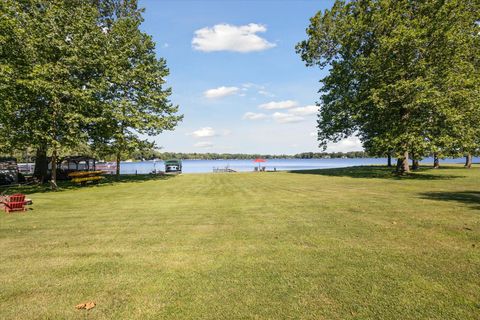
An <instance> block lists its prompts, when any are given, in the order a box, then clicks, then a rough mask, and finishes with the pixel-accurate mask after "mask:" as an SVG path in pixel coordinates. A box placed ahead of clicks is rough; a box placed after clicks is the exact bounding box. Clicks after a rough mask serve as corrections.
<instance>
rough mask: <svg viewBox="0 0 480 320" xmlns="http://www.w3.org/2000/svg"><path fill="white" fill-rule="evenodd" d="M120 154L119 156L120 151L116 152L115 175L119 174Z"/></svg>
mask: <svg viewBox="0 0 480 320" xmlns="http://www.w3.org/2000/svg"><path fill="white" fill-rule="evenodd" d="M121 158H122V156H121V153H120V152H117V168H116V170H117V171H116V173H115V174H116V175H117V177H118V176H120V160H121Z"/></svg>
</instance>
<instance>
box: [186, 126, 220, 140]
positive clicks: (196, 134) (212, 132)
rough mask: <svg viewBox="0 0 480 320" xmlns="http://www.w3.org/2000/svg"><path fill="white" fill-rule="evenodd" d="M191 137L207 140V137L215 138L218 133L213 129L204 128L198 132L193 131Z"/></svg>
mask: <svg viewBox="0 0 480 320" xmlns="http://www.w3.org/2000/svg"><path fill="white" fill-rule="evenodd" d="M189 135H192V136H194V137H195V138H207V137H213V136H215V135H216V133H215V130H213V128H212V127H204V128H200V129H198V130H195V131H193V132H192V133H190V134H189Z"/></svg>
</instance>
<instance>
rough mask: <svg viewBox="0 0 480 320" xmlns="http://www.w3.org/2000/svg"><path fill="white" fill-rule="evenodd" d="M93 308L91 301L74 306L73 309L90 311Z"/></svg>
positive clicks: (93, 303) (94, 304) (93, 304)
mask: <svg viewBox="0 0 480 320" xmlns="http://www.w3.org/2000/svg"><path fill="white" fill-rule="evenodd" d="M95 306H96V303H95V302H94V301H91V302H85V303H80V304H77V305H76V306H75V308H76V309H78V310H80V309H86V310H90V309H93V308H95Z"/></svg>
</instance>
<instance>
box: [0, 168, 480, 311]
mask: <svg viewBox="0 0 480 320" xmlns="http://www.w3.org/2000/svg"><path fill="white" fill-rule="evenodd" d="M142 180H143V181H142ZM34 190H35V189H31V190H30V192H33V191H34ZM36 191H38V192H37V193H30V194H29V196H30V197H31V198H32V199H33V201H34V206H33V210H31V211H28V212H26V213H20V214H18V213H16V214H4V213H1V215H0V261H1V262H0V319H479V318H480V169H476V168H474V169H471V170H467V169H463V168H461V167H449V168H443V169H439V170H426V169H424V170H422V171H421V172H420V173H417V174H414V175H411V176H408V177H405V178H395V177H393V176H392V175H391V174H390V173H389V170H388V169H386V168H381V167H370V168H368V167H359V168H350V169H336V170H333V169H332V170H318V171H308V172H304V173H300V172H298V173H287V172H275V173H232V174H185V175H181V176H177V177H171V178H168V179H166V178H164V179H161V178H159V179H148V178H147V177H131V179H130V178H124V179H123V181H122V182H117V183H105V184H103V185H99V186H93V187H85V188H71V189H68V190H64V191H61V192H56V193H53V192H42V190H41V189H38V190H36ZM85 301H95V302H96V303H97V306H96V307H95V308H94V309H92V310H91V311H89V312H87V311H84V310H80V311H78V310H76V309H75V305H76V304H78V303H80V302H85Z"/></svg>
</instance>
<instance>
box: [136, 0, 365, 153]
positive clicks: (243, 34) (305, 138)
mask: <svg viewBox="0 0 480 320" xmlns="http://www.w3.org/2000/svg"><path fill="white" fill-rule="evenodd" d="M332 4H333V1H299V0H297V1H287V0H283V1H280V0H279V1H274V0H263V1H261V0H259V1H255V0H245V1H229V0H225V1H220V0H218V1H200V0H195V1H194V0H189V1H187V0H140V6H141V7H143V8H145V14H144V18H145V22H144V23H143V25H142V28H143V30H144V31H145V32H147V33H148V34H150V35H152V36H153V39H154V40H155V42H156V44H157V54H158V56H159V57H164V58H165V59H166V60H167V65H168V67H169V69H170V76H169V77H168V78H167V85H168V86H171V87H172V89H173V94H172V97H171V100H172V102H173V103H174V104H178V105H179V106H180V112H181V113H182V114H184V116H185V117H184V120H183V122H182V123H181V124H180V125H179V126H178V127H177V128H176V130H175V131H173V132H165V133H163V134H161V135H159V136H157V137H154V138H153V140H155V141H156V143H157V145H158V146H161V147H162V148H163V150H165V151H175V152H228V153H236V152H241V153H271V154H294V153H298V152H304V151H318V150H319V149H318V147H317V142H316V136H315V131H316V129H315V125H316V113H317V112H316V108H317V107H315V103H316V101H318V96H319V95H318V93H317V91H318V89H319V87H320V83H319V82H318V81H319V80H320V79H321V78H322V77H323V76H324V75H325V72H327V71H322V70H319V69H318V68H307V67H305V65H304V63H303V62H302V61H301V60H300V58H299V56H298V55H297V54H296V53H295V44H296V43H298V42H299V41H301V40H303V39H305V38H306V35H305V29H306V27H307V26H308V24H309V18H310V17H312V16H313V15H314V14H315V13H316V12H317V11H318V10H323V9H325V8H328V7H330V6H331V5H332ZM329 150H330V151H351V150H361V147H360V146H359V143H358V141H356V139H349V140H346V141H342V142H340V143H339V144H336V145H331V146H330V147H329Z"/></svg>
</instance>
